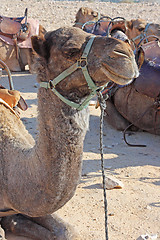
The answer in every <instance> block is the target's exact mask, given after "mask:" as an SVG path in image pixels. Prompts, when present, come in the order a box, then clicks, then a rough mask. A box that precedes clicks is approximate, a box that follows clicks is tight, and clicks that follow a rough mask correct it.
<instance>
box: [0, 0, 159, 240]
mask: <svg viewBox="0 0 160 240" xmlns="http://www.w3.org/2000/svg"><path fill="white" fill-rule="evenodd" d="M82 6H87V7H91V8H93V9H94V10H98V11H99V12H101V13H103V14H105V15H109V16H110V17H117V16H121V17H124V18H126V19H133V18H138V17H141V18H143V19H146V20H147V21H148V22H155V23H159V22H160V5H159V4H157V3H148V4H144V3H142V4H125V3H123V4H115V3H100V2H96V3H93V2H92V3H88V2H66V1H64V2H54V1H47V0H46V1H44V0H42V1H41V0H39V1H38V0H37V1H34V0H30V1H27V0H24V1H23V0H21V1H19V0H14V1H13V0H12V1H11V0H1V11H0V13H1V15H6V16H23V14H24V10H25V8H26V7H27V8H28V17H32V18H36V19H39V21H40V23H41V24H42V25H43V26H44V27H45V28H46V29H47V30H48V31H50V30H54V29H57V28H59V27H63V26H72V25H73V23H74V21H75V14H76V12H77V11H78V9H79V8H80V7H82ZM3 80H5V78H3ZM13 81H14V85H15V88H16V89H17V90H19V91H21V92H22V96H23V97H24V98H25V100H26V101H27V103H28V105H29V109H28V110H27V111H26V112H21V118H22V121H23V122H24V124H25V125H26V128H27V129H28V131H29V132H30V133H31V134H33V136H34V137H36V135H37V130H36V117H37V88H35V87H34V84H35V82H36V75H31V74H29V73H28V72H22V73H13ZM1 82H2V81H1ZM90 113H91V116H90V128H89V131H88V132H87V135H86V138H85V142H84V155H83V171H82V178H81V181H80V184H79V185H78V187H77V190H76V193H75V195H74V197H73V198H72V199H71V200H70V201H69V202H68V203H67V204H66V205H65V206H64V207H63V208H61V209H60V210H59V211H58V212H57V213H58V214H59V216H61V217H62V218H63V219H64V220H65V221H67V222H69V223H70V224H72V225H73V226H74V227H75V228H76V229H77V231H79V233H80V235H81V236H82V239H84V240H104V239H105V227H104V219H105V216H104V201H103V189H102V176H101V162H100V154H99V124H100V117H99V116H100V109H95V107H94V106H90ZM128 140H129V141H130V142H132V143H140V144H146V145H147V147H146V148H137V147H135V148H133V147H128V146H127V145H126V144H125V142H124V140H123V133H122V132H119V131H116V130H115V129H113V128H111V127H110V126H109V125H107V123H106V122H104V165H105V174H106V176H110V175H111V176H115V177H116V178H117V179H118V180H121V181H122V182H123V184H124V187H123V188H122V189H114V190H107V202H108V208H107V211H108V212H107V213H108V232H109V239H110V240H131V239H133V240H136V239H138V237H139V236H140V235H142V234H146V233H148V234H149V235H152V234H153V235H155V234H157V239H160V168H159V167H160V148H159V144H160V136H155V135H152V134H149V133H146V132H137V133H134V134H133V135H131V136H128ZM8 239H11V238H8ZM14 239H16V240H18V239H19V240H22V239H24V238H22V237H16V238H14ZM43 240H44V239H43Z"/></svg>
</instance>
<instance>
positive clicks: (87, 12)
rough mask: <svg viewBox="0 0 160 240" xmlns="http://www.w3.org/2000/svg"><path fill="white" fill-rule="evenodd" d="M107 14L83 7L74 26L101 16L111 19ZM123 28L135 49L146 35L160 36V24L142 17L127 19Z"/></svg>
mask: <svg viewBox="0 0 160 240" xmlns="http://www.w3.org/2000/svg"><path fill="white" fill-rule="evenodd" d="M106 16H107V15H106V14H100V13H98V12H96V11H94V10H92V9H91V8H88V7H83V8H80V9H79V10H78V12H77V14H76V20H75V25H74V26H76V27H80V28H81V27H82V26H83V24H85V23H86V22H96V21H97V20H98V19H100V18H102V21H110V20H109V18H110V17H108V19H107V18H106ZM103 18H104V19H103ZM117 21H118V20H117ZM120 21H121V20H120ZM79 23H82V24H79ZM78 24H79V25H78ZM114 29H115V26H114ZM111 30H112V29H111ZM118 30H120V26H119V25H118ZM122 30H123V32H124V33H125V34H126V35H127V37H128V38H129V39H130V40H132V41H133V42H134V45H132V48H133V50H134V49H135V46H137V45H138V44H139V43H140V41H141V40H142V39H143V38H145V37H146V36H151V35H155V36H157V37H160V26H159V24H156V23H147V21H146V20H144V19H141V18H138V19H132V20H126V21H125V29H124V27H123V29H122ZM147 40H148V41H152V40H155V39H154V37H150V38H148V39H147Z"/></svg>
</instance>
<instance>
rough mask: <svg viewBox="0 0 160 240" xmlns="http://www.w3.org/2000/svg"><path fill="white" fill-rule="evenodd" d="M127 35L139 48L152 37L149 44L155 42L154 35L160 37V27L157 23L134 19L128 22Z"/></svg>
mask: <svg viewBox="0 0 160 240" xmlns="http://www.w3.org/2000/svg"><path fill="white" fill-rule="evenodd" d="M125 34H126V35H127V36H128V38H129V39H131V40H132V41H133V42H134V46H138V45H139V43H140V42H141V40H143V39H144V38H145V37H148V36H152V37H148V38H147V41H148V42H150V41H153V40H155V38H154V37H153V35H154V36H157V37H160V25H159V24H156V23H147V22H146V21H145V20H144V19H141V18H138V19H132V20H130V21H127V22H126V32H125ZM134 46H133V47H134Z"/></svg>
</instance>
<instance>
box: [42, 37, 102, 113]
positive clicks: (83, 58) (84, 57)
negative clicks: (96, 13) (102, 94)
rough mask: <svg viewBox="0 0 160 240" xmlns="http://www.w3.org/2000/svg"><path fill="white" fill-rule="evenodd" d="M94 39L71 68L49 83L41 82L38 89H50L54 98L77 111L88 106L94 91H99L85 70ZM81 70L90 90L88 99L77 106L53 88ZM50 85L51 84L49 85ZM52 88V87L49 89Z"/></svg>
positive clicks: (91, 39)
mask: <svg viewBox="0 0 160 240" xmlns="http://www.w3.org/2000/svg"><path fill="white" fill-rule="evenodd" d="M94 39H95V36H93V37H92V38H90V39H89V41H88V43H87V45H86V47H85V49H84V52H83V54H82V56H81V58H80V59H79V60H78V61H77V62H76V63H74V64H73V65H72V66H70V67H69V68H68V69H66V70H65V71H63V72H62V73H61V74H60V75H58V76H57V77H56V78H54V79H53V80H50V82H41V83H40V87H44V88H51V90H52V91H53V92H54V94H56V96H58V97H59V98H60V99H61V100H62V101H63V102H65V103H66V104H68V105H69V106H71V107H73V108H76V109H77V110H82V109H83V108H85V107H86V106H88V104H89V101H90V100H91V98H92V97H93V96H94V95H95V93H96V90H97V89H99V87H97V86H96V85H95V84H94V82H93V81H92V79H91V77H90V75H89V73H88V69H87V56H88V54H89V51H90V49H91V46H92V43H93V41H94ZM82 62H83V63H85V64H84V66H81V64H82ZM79 68H81V69H82V72H83V75H84V77H85V79H86V81H87V83H88V87H89V88H90V89H91V93H90V95H89V96H88V97H86V99H85V100H84V101H83V103H82V104H78V103H75V102H73V101H70V100H68V99H66V98H65V97H64V96H62V95H61V94H60V93H59V92H58V91H57V90H56V89H55V86H56V85H57V84H58V83H59V82H61V81H62V80H63V79H65V78H66V77H67V76H69V75H70V74H71V73H73V72H74V71H76V70H77V69H79ZM50 83H51V84H50ZM51 86H53V87H51Z"/></svg>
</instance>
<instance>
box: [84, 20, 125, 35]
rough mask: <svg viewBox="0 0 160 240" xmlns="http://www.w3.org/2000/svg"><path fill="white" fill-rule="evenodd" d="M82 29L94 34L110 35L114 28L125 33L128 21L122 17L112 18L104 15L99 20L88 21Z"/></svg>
mask: <svg viewBox="0 0 160 240" xmlns="http://www.w3.org/2000/svg"><path fill="white" fill-rule="evenodd" d="M82 29H83V30H84V31H86V32H88V33H92V34H94V35H101V36H109V34H110V33H112V32H113V31H114V30H121V31H122V32H124V33H125V31H126V21H125V19H124V18H122V17H116V18H113V19H112V18H110V17H108V16H103V17H101V18H100V19H99V20H98V21H97V22H86V23H85V24H84V25H83V26H82Z"/></svg>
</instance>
